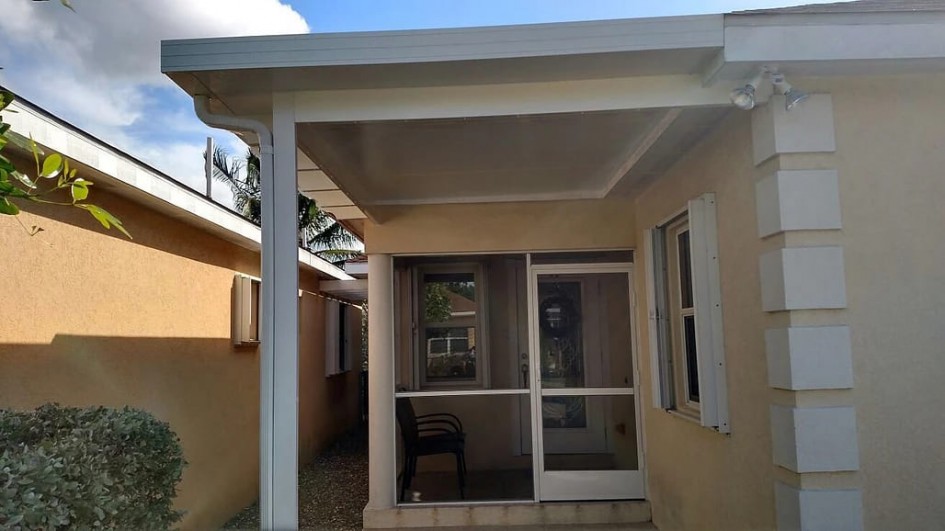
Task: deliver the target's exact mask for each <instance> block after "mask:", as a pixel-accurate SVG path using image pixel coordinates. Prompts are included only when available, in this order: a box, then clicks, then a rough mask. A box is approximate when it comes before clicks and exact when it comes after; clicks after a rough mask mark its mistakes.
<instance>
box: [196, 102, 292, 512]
mask: <svg viewBox="0 0 945 531" xmlns="http://www.w3.org/2000/svg"><path fill="white" fill-rule="evenodd" d="M209 103H210V98H209V97H208V96H206V95H202V94H198V95H196V96H194V111H195V112H196V114H197V117H198V118H199V119H200V120H201V121H202V122H203V123H205V124H207V125H208V126H210V127H215V128H218V129H226V130H229V131H249V132H252V133H255V134H256V136H257V137H258V139H259V178H260V182H272V181H273V180H274V175H273V167H274V162H273V149H272V132H270V131H269V128H268V127H266V124H264V123H262V122H260V121H258V120H252V119H248V118H237V117H234V116H226V115H220V114H213V113H211V112H210V106H209ZM211 155H212V154H208V156H211ZM261 221H262V225H263V227H262V243H261V247H262V249H261V252H260V256H261V258H262V266H261V268H262V271H261V272H262V274H261V275H260V276H261V277H262V286H261V288H262V289H261V294H262V296H261V299H262V300H261V302H262V311H261V312H260V314H261V317H262V319H261V324H262V329H261V330H260V361H259V377H260V382H259V519H260V522H259V523H260V528H261V529H264V530H268V529H273V527H274V517H273V516H274V515H273V460H274V454H273V452H274V444H273V440H274V433H273V416H274V407H275V365H274V360H275V356H274V350H275V348H274V347H275V343H274V341H273V329H274V327H273V311H274V308H275V299H274V297H273V278H272V277H273V275H272V273H271V272H270V269H271V268H270V267H268V265H267V258H268V257H271V256H272V254H273V248H274V242H273V238H272V237H271V234H272V233H273V232H272V231H269V230H267V228H268V227H266V225H268V224H271V223H272V222H273V220H271V219H266V217H265V216H264V217H263V218H262V220H261ZM268 261H269V262H271V260H268Z"/></svg>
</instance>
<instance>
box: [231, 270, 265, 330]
mask: <svg viewBox="0 0 945 531" xmlns="http://www.w3.org/2000/svg"><path fill="white" fill-rule="evenodd" d="M261 282H262V281H261V279H260V278H259V277H253V276H250V275H244V274H243V273H237V274H235V275H234V276H233V293H232V302H231V308H230V314H231V321H232V326H231V330H230V337H231V340H232V343H233V346H234V347H247V346H250V347H252V346H257V345H259V340H260V337H259V335H260V322H259V320H260V314H259V299H260V294H261V290H262V287H261Z"/></svg>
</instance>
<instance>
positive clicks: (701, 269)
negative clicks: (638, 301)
mask: <svg viewBox="0 0 945 531" xmlns="http://www.w3.org/2000/svg"><path fill="white" fill-rule="evenodd" d="M686 231H688V233H689V259H690V267H691V269H690V273H691V279H690V282H691V292H692V304H693V306H692V315H693V316H694V321H695V322H694V325H695V343H696V362H697V369H698V379H699V382H698V385H699V400H698V401H693V400H689V397H688V394H689V393H688V391H689V388H688V385H687V382H686V378H688V374H689V373H688V371H687V370H686V358H685V347H684V346H683V348H680V346H681V345H684V344H685V329H684V326H683V319H684V315H683V311H682V310H683V308H682V306H681V305H682V301H681V288H680V286H679V279H680V271H679V259H678V253H679V251H678V240H677V237H678V235H680V234H682V233H683V232H686ZM644 247H645V249H644V252H645V254H646V255H647V271H646V282H647V299H648V307H649V325H650V326H649V336H650V341H649V342H650V353H651V360H650V363H651V377H652V378H651V380H652V385H653V405H654V407H658V408H661V409H665V410H669V411H673V412H676V413H678V414H680V415H682V416H685V417H688V418H692V419H693V420H698V421H699V423H700V424H701V425H702V426H705V427H708V428H713V429H716V430H718V431H719V432H722V433H729V432H730V427H729V416H728V402H727V400H728V398H727V397H728V393H727V385H726V376H725V351H724V341H723V337H722V303H721V285H720V280H719V258H718V233H717V227H716V201H715V194H711V193H709V194H704V195H702V196H700V197H698V198H696V199H693V200H691V201H689V203H688V205H687V208H685V209H683V210H681V211H680V212H677V213H676V214H674V215H673V216H671V217H670V218H669V219H667V220H666V221H664V222H662V223H660V224H659V225H657V226H655V227H653V228H651V229H649V230H647V231H646V235H645V239H644ZM674 277H675V284H676V286H675V287H674V286H673V284H674ZM674 297H679V298H680V300H679V301H678V304H675V303H674V300H673V299H674ZM676 306H679V309H678V310H676V311H674V307H676Z"/></svg>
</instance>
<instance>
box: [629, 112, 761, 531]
mask: <svg viewBox="0 0 945 531" xmlns="http://www.w3.org/2000/svg"><path fill="white" fill-rule="evenodd" d="M750 146H751V129H750V123H749V115H748V113H732V114H730V115H729V117H728V118H727V119H725V120H724V122H723V123H721V124H720V126H719V128H718V129H717V130H715V131H714V132H713V133H712V134H710V136H709V137H708V138H706V139H705V140H704V141H703V142H702V143H701V144H700V145H698V146H697V147H696V148H695V149H694V150H693V151H692V152H690V153H689V154H687V155H686V156H685V157H684V158H683V159H682V160H680V161H679V162H678V163H677V164H676V166H674V167H673V168H672V169H671V170H670V171H669V172H668V173H667V175H665V176H664V177H662V178H661V179H659V180H658V181H657V182H656V183H655V184H654V185H653V186H652V187H650V188H649V189H648V190H647V191H646V192H644V193H643V194H642V195H641V196H640V197H639V198H638V199H637V200H636V211H637V221H636V226H637V227H638V229H639V232H638V237H639V238H641V239H642V237H643V234H642V230H643V229H646V228H649V227H653V226H656V225H657V224H659V223H662V222H663V221H665V219H666V218H668V217H670V216H672V215H674V214H675V213H677V212H679V211H680V210H681V209H684V208H685V207H686V203H687V201H688V200H689V199H693V198H695V197H698V196H699V195H701V194H704V193H707V192H714V193H715V194H716V201H717V207H718V214H717V215H718V240H719V266H720V283H721V289H722V304H723V309H722V310H723V326H724V328H723V334H724V338H725V358H726V364H727V366H728V367H727V377H728V396H729V400H728V403H729V410H730V418H731V423H730V424H731V431H732V433H731V435H722V434H719V433H717V432H714V431H712V430H709V429H706V428H703V427H701V426H699V425H698V424H697V423H695V422H693V421H690V420H688V419H684V418H681V417H679V416H675V415H674V414H670V413H667V412H665V411H662V410H659V409H654V408H653V407H652V382H651V379H650V359H649V348H650V347H649V341H650V338H649V337H648V328H647V326H646V325H647V322H648V321H647V311H648V308H647V307H646V300H645V298H643V297H642V296H641V297H639V298H638V300H639V301H640V304H639V305H638V306H637V320H638V323H639V324H640V325H641V326H639V327H638V330H639V336H640V341H639V343H638V346H639V348H640V350H639V358H638V359H639V362H640V374H641V379H642V380H643V382H642V386H641V389H640V394H639V396H640V397H641V398H642V400H643V407H644V412H643V419H644V428H643V432H644V435H645V437H646V450H647V454H646V465H647V467H648V471H647V472H648V473H647V477H648V487H649V491H648V498H649V499H650V500H651V502H652V510H653V522H654V523H655V524H656V526H657V527H659V528H660V529H661V530H665V531H671V530H677V529H686V530H698V529H771V528H773V527H774V491H773V486H772V485H773V467H772V460H771V435H770V428H769V420H768V406H769V403H770V400H769V396H768V394H769V391H768V385H767V373H766V362H765V355H764V352H765V345H764V314H763V312H762V310H761V294H760V283H759V279H758V255H759V253H760V249H761V240H760V239H759V238H758V233H757V228H756V218H755V208H754V204H755V199H754V194H755V187H754V177H753V175H754V174H753V164H752V161H751V151H750ZM645 262H646V260H645V259H644V260H640V261H638V264H639V265H638V267H639V269H638V271H639V272H640V273H641V274H638V275H637V278H636V290H637V293H640V294H643V293H646V284H645V276H644V275H643V274H642V273H643V270H644V267H646V264H645Z"/></svg>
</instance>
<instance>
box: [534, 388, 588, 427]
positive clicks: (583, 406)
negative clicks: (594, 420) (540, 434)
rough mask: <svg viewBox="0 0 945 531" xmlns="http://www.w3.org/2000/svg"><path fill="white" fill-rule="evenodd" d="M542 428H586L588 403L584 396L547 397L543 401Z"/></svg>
mask: <svg viewBox="0 0 945 531" xmlns="http://www.w3.org/2000/svg"><path fill="white" fill-rule="evenodd" d="M541 423H542V427H543V428H546V429H549V428H561V429H568V428H586V427H587V403H586V401H585V399H584V397H583V396H546V397H543V398H542V401H541Z"/></svg>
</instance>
